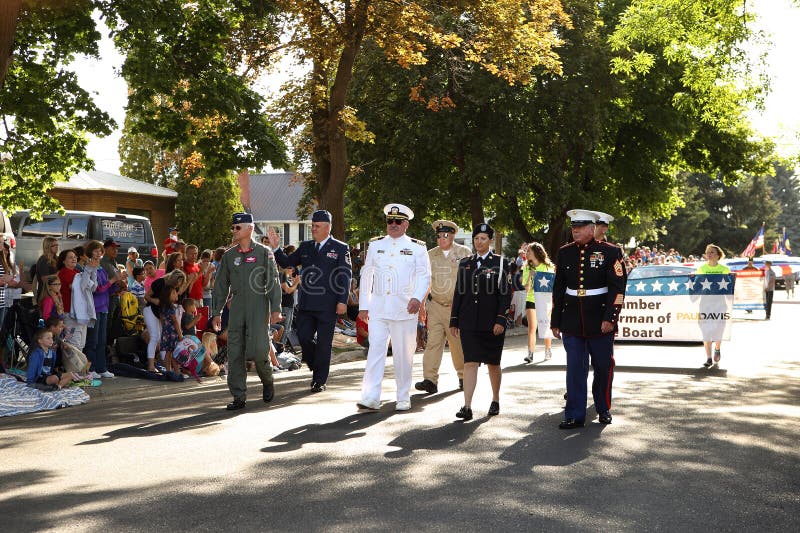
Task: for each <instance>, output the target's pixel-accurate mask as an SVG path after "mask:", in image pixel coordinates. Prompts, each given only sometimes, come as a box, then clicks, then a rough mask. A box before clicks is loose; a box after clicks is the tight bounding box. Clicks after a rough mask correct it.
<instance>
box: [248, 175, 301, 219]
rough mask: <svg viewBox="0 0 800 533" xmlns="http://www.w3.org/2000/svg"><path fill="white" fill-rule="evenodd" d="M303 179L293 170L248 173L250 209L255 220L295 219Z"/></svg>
mask: <svg viewBox="0 0 800 533" xmlns="http://www.w3.org/2000/svg"><path fill="white" fill-rule="evenodd" d="M304 187H305V186H304V184H303V180H302V179H301V178H299V177H297V174H295V173H293V172H275V173H270V174H250V210H251V212H252V214H253V220H254V221H256V222H294V221H297V220H298V219H297V206H298V205H299V204H300V199H301V198H302V196H303V189H304Z"/></svg>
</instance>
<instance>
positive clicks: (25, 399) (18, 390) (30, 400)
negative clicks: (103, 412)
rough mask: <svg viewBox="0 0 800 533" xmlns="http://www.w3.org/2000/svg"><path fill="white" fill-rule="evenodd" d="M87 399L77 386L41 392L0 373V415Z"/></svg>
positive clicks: (31, 410)
mask: <svg viewBox="0 0 800 533" xmlns="http://www.w3.org/2000/svg"><path fill="white" fill-rule="evenodd" d="M88 401H89V395H88V394H86V392H84V391H83V389H80V388H78V387H70V388H67V389H62V390H56V391H53V392H43V391H40V390H37V389H34V388H32V387H28V386H27V385H26V384H25V383H21V382H19V381H17V380H16V379H14V378H13V377H12V376H9V375H6V374H0V417H2V416H13V415H22V414H27V413H35V412H37V411H47V410H50V409H60V408H62V407H69V406H72V405H80V404H83V403H86V402H88Z"/></svg>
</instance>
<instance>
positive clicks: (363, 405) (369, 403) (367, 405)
mask: <svg viewBox="0 0 800 533" xmlns="http://www.w3.org/2000/svg"><path fill="white" fill-rule="evenodd" d="M356 405H357V406H358V408H359V409H368V410H370V411H377V410H378V409H380V408H381V402H379V401H378V400H361V401H359V402H358V403H357V404H356Z"/></svg>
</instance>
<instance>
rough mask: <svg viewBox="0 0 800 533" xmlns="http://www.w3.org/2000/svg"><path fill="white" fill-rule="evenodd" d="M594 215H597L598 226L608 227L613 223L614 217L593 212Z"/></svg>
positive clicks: (600, 212)
mask: <svg viewBox="0 0 800 533" xmlns="http://www.w3.org/2000/svg"><path fill="white" fill-rule="evenodd" d="M594 214H595V215H597V223H598V224H605V225H606V226H608V225H609V224H611V223H612V222H614V217H612V216H611V215H609V214H608V213H603V212H602V211H595V212H594Z"/></svg>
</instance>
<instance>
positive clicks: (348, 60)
mask: <svg viewBox="0 0 800 533" xmlns="http://www.w3.org/2000/svg"><path fill="white" fill-rule="evenodd" d="M368 7H369V2H360V3H359V4H358V5H357V6H356V7H355V8H354V10H353V11H349V10H348V13H346V19H345V23H346V25H347V26H348V36H347V39H346V42H345V45H344V47H342V51H341V54H340V55H339V62H338V64H337V66H336V77H335V78H334V81H333V86H332V87H331V92H330V97H329V104H328V119H327V122H328V123H327V135H328V161H329V164H330V170H329V173H328V175H327V179H325V177H324V175H322V174H320V205H321V207H322V208H323V209H327V210H328V211H330V212H331V214H332V215H333V227H332V228H331V231H332V233H333V236H334V237H336V238H337V239H342V240H344V239H345V225H344V189H345V183H346V182H347V177H348V176H349V175H350V160H349V158H348V154H347V138H346V136H345V129H344V123H343V121H342V112H343V111H344V108H345V105H346V103H347V92H348V90H349V89H350V82H351V81H352V79H353V68H354V66H355V63H356V57H357V55H358V51H359V49H360V48H361V41H362V39H363V37H364V31H365V30H366V27H367V8H368Z"/></svg>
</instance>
